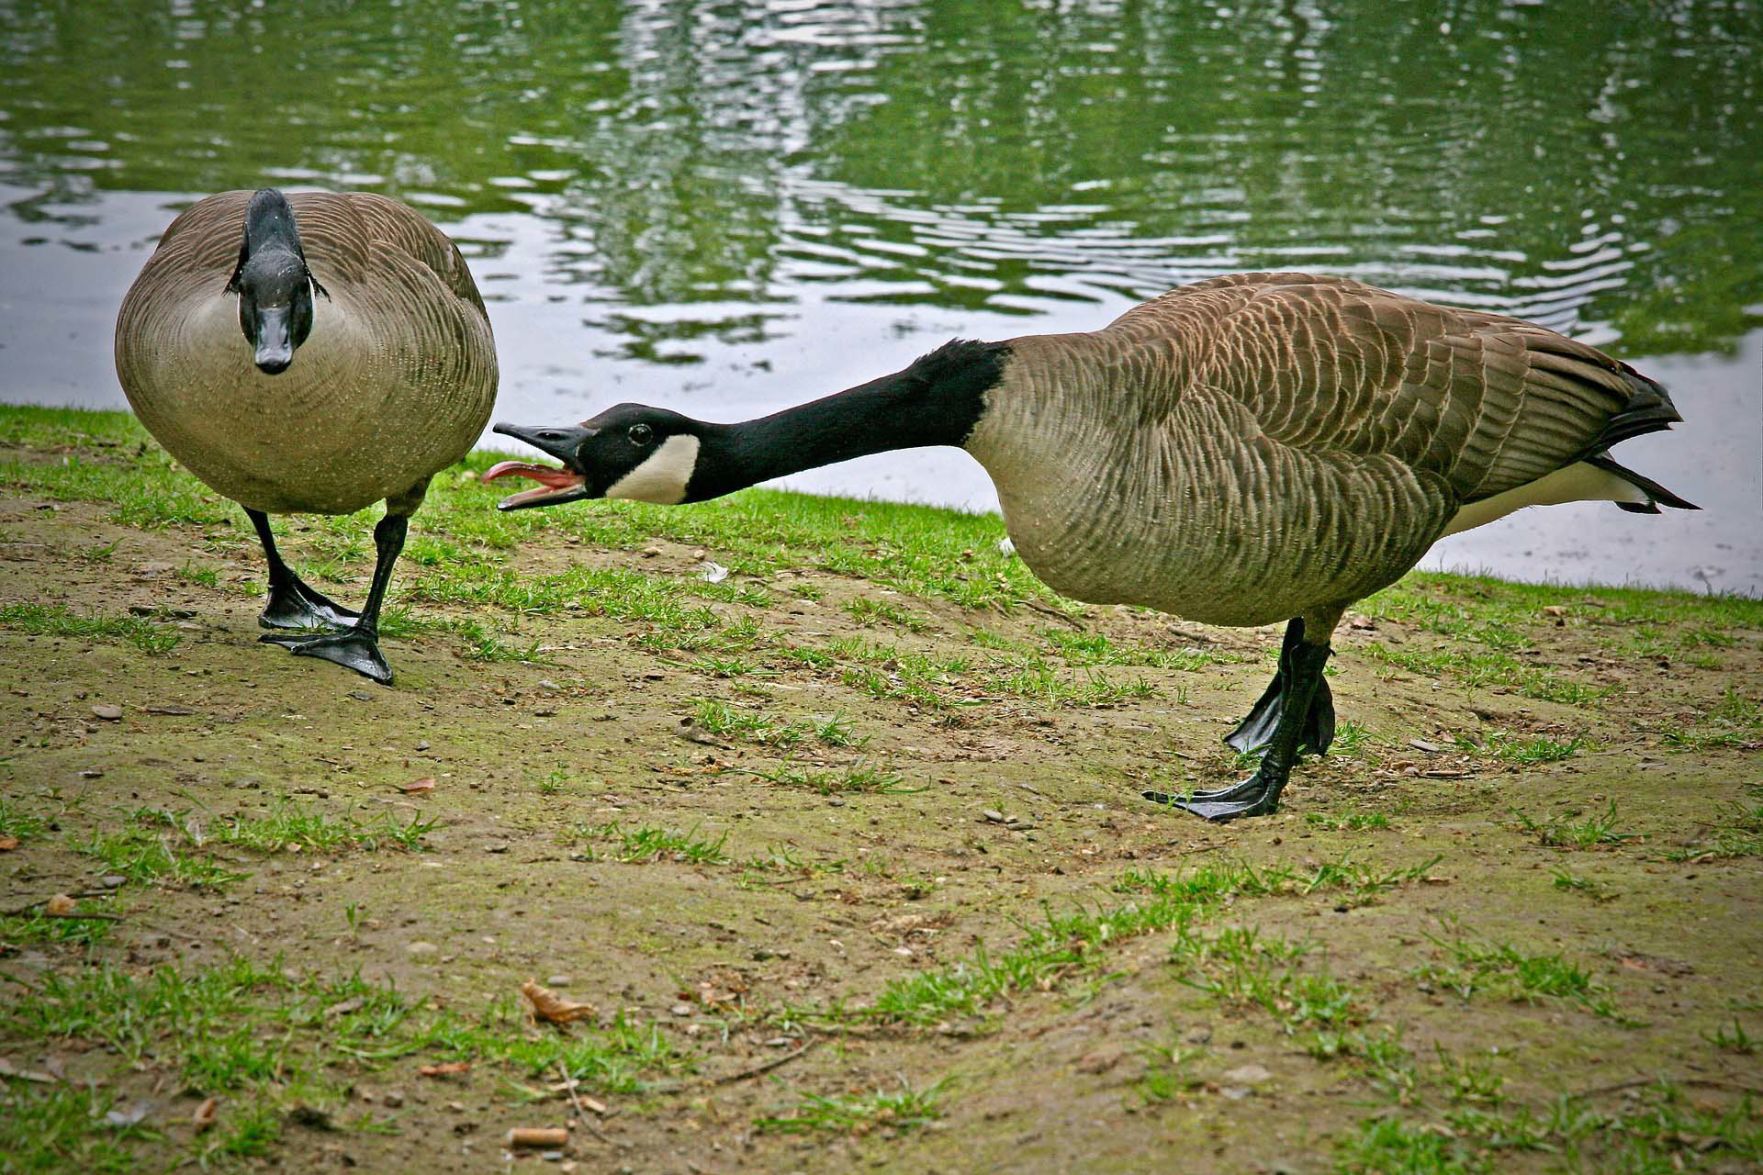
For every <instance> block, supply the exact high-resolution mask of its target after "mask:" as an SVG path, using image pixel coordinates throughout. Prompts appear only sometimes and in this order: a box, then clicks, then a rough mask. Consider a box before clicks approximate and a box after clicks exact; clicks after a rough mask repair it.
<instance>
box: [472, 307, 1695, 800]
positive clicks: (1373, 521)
mask: <svg viewBox="0 0 1763 1175" xmlns="http://www.w3.org/2000/svg"><path fill="white" fill-rule="evenodd" d="M1681 419H1682V418H1681V417H1680V416H1679V415H1678V414H1677V411H1676V409H1675V408H1673V407H1672V404H1671V400H1670V398H1669V397H1668V396H1667V395H1666V393H1665V389H1664V388H1662V387H1660V386H1659V385H1658V384H1656V383H1654V382H1653V381H1652V380H1649V379H1647V378H1646V377H1645V376H1643V375H1640V374H1639V373H1637V372H1635V371H1634V370H1633V369H1632V368H1630V367H1628V366H1627V365H1626V364H1623V363H1619V362H1617V361H1616V360H1614V359H1611V358H1609V357H1608V356H1606V355H1604V354H1602V353H1600V352H1598V351H1596V350H1594V349H1592V348H1591V347H1588V346H1585V345H1584V344H1582V343H1576V342H1574V341H1573V340H1572V339H1568V338H1564V337H1562V336H1561V335H1559V334H1556V333H1555V332H1554V331H1551V330H1546V329H1544V328H1543V327H1540V326H1534V325H1531V324H1529V323H1525V322H1521V321H1519V320H1517V319H1513V318H1506V317H1502V316H1500V315H1497V314H1486V313H1482V312H1480V311H1475V310H1454V309H1450V308H1447V307H1443V306H1434V305H1430V304H1428V303H1425V302H1420V301H1416V300H1415V299H1413V298H1406V297H1403V296H1402V295H1400V294H1393V293H1390V292H1388V291H1385V290H1379V289H1375V288H1373V287H1371V286H1367V285H1364V284H1361V283H1360V282H1356V281H1349V280H1345V279H1341V278H1330V277H1312V276H1310V275H1307V274H1301V273H1273V274H1267V273H1252V274H1242V275H1237V276H1231V277H1218V278H1213V279H1211V280H1209V281H1203V282H1199V283H1197V284H1195V285H1191V286H1185V287H1183V288H1181V289H1177V290H1174V291H1172V292H1170V293H1168V294H1165V295H1163V296H1162V297H1160V298H1157V299H1155V300H1153V301H1151V302H1147V303H1146V304H1144V305H1142V306H1139V307H1136V308H1135V309H1133V310H1129V311H1128V312H1127V313H1125V314H1124V315H1122V316H1121V317H1120V318H1118V319H1116V320H1115V321H1114V322H1113V323H1111V324H1109V325H1108V326H1107V327H1105V328H1103V329H1102V330H1099V331H1094V332H1087V333H1077V334H1060V335H1029V336H1025V337H1023V338H1017V339H1010V340H1008V341H1005V342H999V343H982V342H965V341H959V340H958V341H956V342H952V343H949V344H947V345H945V346H944V347H942V348H940V349H939V350H936V351H933V352H931V353H930V354H928V355H926V356H924V357H923V358H921V359H919V360H918V361H917V362H915V363H913V364H912V365H911V366H910V367H908V368H906V369H905V370H904V371H901V372H897V373H895V374H893V375H887V376H883V377H882V378H880V379H878V380H874V381H872V382H870V383H866V384H863V385H862V386H860V387H855V388H852V389H850V390H849V391H845V392H840V393H839V394H837V395H834V396H829V397H827V398H825V399H822V400H816V401H814V402H812V403H809V404H803V405H801V406H799V407H796V408H791V409H788V410H787V411H783V412H779V413H776V414H774V415H771V416H767V417H764V418H762V419H758V420H750V421H746V422H744V423H741V424H705V423H703V422H701V421H697V420H691V419H688V418H687V417H684V416H681V415H679V414H677V413H674V412H668V411H666V410H663V409H659V408H647V407H642V406H639V405H634V404H621V405H619V406H618V407H616V408H611V409H609V410H607V411H606V412H603V413H601V414H600V415H598V416H596V417H594V418H593V419H592V420H589V421H586V422H584V423H583V424H581V425H579V426H576V427H565V428H516V427H512V426H508V425H500V424H499V425H497V426H496V431H497V432H499V433H503V434H505V435H508V436H512V437H516V438H518V439H520V440H523V441H525V442H527V443H528V444H531V445H533V446H535V447H537V448H539V449H542V450H544V451H545V452H546V453H548V454H550V455H551V456H553V457H556V458H557V459H558V460H560V461H562V462H563V464H564V468H563V469H549V468H541V467H537V466H531V465H525V464H522V463H519V462H512V461H511V462H504V463H502V464H500V465H497V466H495V467H494V468H492V469H491V470H489V471H488V472H486V474H485V475H484V476H485V478H486V479H489V478H495V477H502V476H507V475H510V474H518V475H522V476H526V477H531V478H534V479H536V480H538V481H540V482H542V483H544V484H543V485H542V486H540V487H539V488H536V489H531V490H526V491H524V492H522V493H518V494H515V495H514V496H512V497H510V498H507V499H505V500H504V501H503V502H502V503H501V506H502V508H503V509H507V510H513V509H520V508H524V507H532V506H549V505H553V504H555V503H558V502H568V501H572V500H575V499H578V498H593V497H612V498H635V499H638V500H641V501H647V502H663V503H674V502H694V501H701V500H703V499H705V498H714V497H717V496H718V495H721V494H726V493H729V492H730V491H731V490H737V489H740V488H741V487H743V486H748V485H752V484H753V483H754V482H759V481H764V480H766V479H767V478H773V477H779V476H782V475H784V474H787V473H793V472H796V471H798V470H802V469H811V468H814V467H816V466H820V465H826V464H829V463H831V462H834V461H843V460H846V459H847V458H851V457H859V456H862V455H864V454H867V453H876V452H882V451H886V450H890V449H901V448H907V447H911V446H917V445H959V446H961V447H963V448H965V449H966V450H967V451H968V452H969V453H971V454H972V455H973V456H974V457H976V458H977V459H978V460H979V462H980V464H981V465H983V466H984V467H985V469H986V472H987V473H988V474H990V475H991V478H992V481H993V482H994V483H995V484H996V486H997V489H998V499H999V502H1000V503H1001V504H1002V506H1003V511H1004V523H1005V526H1006V528H1007V529H1008V531H1009V533H1010V538H1011V539H1012V540H1013V541H1014V542H1015V545H1016V550H1017V553H1018V554H1019V555H1021V557H1022V558H1023V560H1024V561H1025V562H1026V563H1027V564H1028V566H1029V567H1030V568H1031V569H1032V570H1033V571H1034V572H1035V574H1036V575H1038V576H1040V577H1041V578H1042V579H1043V580H1045V581H1046V582H1047V584H1048V585H1050V586H1051V587H1053V588H1054V589H1055V590H1057V591H1060V592H1063V593H1064V594H1066V595H1068V596H1071V597H1073V598H1075V599H1079V600H1085V601H1088V602H1090V603H1097V604H1113V603H1124V604H1142V605H1146V606H1149V607H1152V608H1156V609H1159V610H1161V611H1164V612H1169V613H1173V614H1175V615H1178V616H1184V617H1187V618H1189V619H1191V620H1197V621H1201V622H1203V623H1207V624H1225V625H1259V624H1267V623H1270V622H1273V621H1277V620H1286V619H1288V618H1289V623H1288V624H1287V626H1286V632H1285V641H1284V645H1283V647H1282V649H1281V651H1280V658H1279V668H1278V671H1277V672H1276V673H1275V674H1274V677H1273V681H1272V683H1271V684H1269V685H1268V687H1267V690H1266V692H1265V693H1263V694H1262V696H1261V698H1260V700H1259V701H1258V702H1256V704H1255V706H1254V708H1253V710H1251V711H1250V713H1249V716H1248V717H1247V718H1245V719H1244V720H1243V721H1242V723H1241V724H1239V725H1238V726H1237V728H1236V729H1235V730H1234V731H1232V732H1231V734H1230V735H1229V736H1228V737H1227V738H1226V740H1225V741H1226V742H1228V743H1229V744H1230V745H1231V746H1233V747H1235V748H1237V749H1238V750H1242V751H1248V750H1253V749H1256V748H1263V750H1264V753H1263V756H1262V759H1261V764H1260V767H1259V768H1258V769H1257V770H1256V772H1255V773H1254V775H1252V776H1250V777H1249V778H1248V779H1246V780H1244V781H1242V782H1241V783H1239V784H1237V785H1236V786H1234V787H1228V788H1224V789H1222V790H1220V791H1214V792H1202V793H1199V794H1196V795H1193V796H1190V797H1185V798H1181V797H1171V796H1168V795H1165V794H1163V793H1158V792H1147V793H1145V795H1146V797H1147V798H1149V799H1153V800H1156V801H1158V802H1162V803H1169V804H1173V805H1175V806H1177V807H1181V808H1185V809H1186V810H1188V811H1190V812H1194V813H1196V814H1198V815H1200V816H1204V817H1206V818H1208V819H1211V820H1229V819H1232V818H1233V817H1237V816H1253V815H1259V814H1261V813H1263V812H1269V811H1272V810H1273V809H1274V808H1275V807H1276V806H1277V805H1278V802H1279V793H1280V789H1281V788H1283V787H1284V786H1285V783H1286V779H1287V777H1288V775H1289V773H1290V771H1291V767H1292V764H1293V762H1294V761H1295V759H1296V758H1297V756H1298V754H1299V752H1300V750H1301V749H1305V748H1308V749H1310V750H1314V751H1315V752H1317V753H1318V754H1320V753H1322V752H1324V751H1326V750H1327V748H1328V744H1329V741H1330V740H1331V739H1332V738H1333V736H1334V704H1333V701H1332V699H1331V698H1330V695H1329V688H1328V683H1327V682H1326V681H1325V680H1323V676H1322V669H1323V663H1324V662H1325V661H1327V659H1328V656H1329V651H1330V650H1329V644H1328V642H1329V637H1330V634H1331V633H1332V632H1333V630H1334V627H1335V625H1336V623H1337V622H1338V621H1339V620H1340V618H1341V614H1342V612H1343V611H1345V609H1346V608H1347V606H1348V605H1350V604H1352V603H1353V602H1354V601H1355V600H1358V599H1360V598H1361V597H1364V596H1367V595H1369V594H1371V593H1372V592H1375V591H1377V590H1378V589H1379V588H1381V587H1384V586H1386V585H1388V584H1390V583H1393V582H1395V581H1396V580H1397V579H1399V578H1400V577H1401V576H1402V575H1403V573H1405V572H1406V571H1407V570H1408V569H1409V568H1411V567H1413V566H1414V564H1415V563H1416V562H1417V561H1418V560H1419V559H1420V557H1421V556H1422V555H1423V554H1425V552H1426V550H1427V548H1428V547H1430V546H1432V544H1433V543H1434V542H1435V541H1436V540H1437V539H1439V538H1441V537H1443V536H1444V535H1447V534H1452V533H1454V532H1456V531H1460V530H1465V529H1467V528H1469V527H1472V526H1480V525H1483V524H1484V523H1487V522H1491V521H1493V520H1494V519H1496V518H1499V517H1501V516H1503V515H1506V514H1509V513H1511V512H1512V511H1514V510H1517V509H1519V508H1520V507H1523V506H1529V505H1547V504H1553V503H1559V502H1569V501H1578V500H1604V499H1608V500H1611V501H1614V502H1615V503H1616V504H1617V505H1618V506H1620V507H1621V508H1622V509H1624V510H1631V511H1636V512H1641V513H1655V514H1656V513H1658V512H1659V505H1660V504H1661V503H1663V504H1664V505H1667V506H1674V507H1678V508H1680V509H1686V510H1693V509H1695V507H1694V506H1692V505H1690V504H1689V503H1688V502H1686V501H1684V500H1683V499H1682V498H1679V497H1678V496H1677V495H1675V494H1673V493H1671V492H1670V491H1669V490H1667V489H1665V488H1664V487H1662V486H1660V485H1658V484H1657V483H1655V482H1653V481H1650V480H1648V479H1647V478H1645V477H1642V476H1640V475H1639V474H1637V473H1634V472H1632V471H1630V470H1628V469H1624V468H1623V467H1622V466H1620V465H1618V464H1616V462H1615V461H1613V460H1611V458H1610V456H1609V455H1608V453H1607V452H1606V451H1605V450H1606V449H1607V448H1608V447H1609V446H1611V445H1613V444H1615V443H1616V442H1618V441H1622V440H1626V439H1627V438H1629V437H1633V436H1637V435H1639V434H1642V433H1648V432H1653V431H1656V430H1658V429H1663V428H1667V427H1669V426H1670V424H1671V423H1672V422H1673V421H1676V420H1681Z"/></svg>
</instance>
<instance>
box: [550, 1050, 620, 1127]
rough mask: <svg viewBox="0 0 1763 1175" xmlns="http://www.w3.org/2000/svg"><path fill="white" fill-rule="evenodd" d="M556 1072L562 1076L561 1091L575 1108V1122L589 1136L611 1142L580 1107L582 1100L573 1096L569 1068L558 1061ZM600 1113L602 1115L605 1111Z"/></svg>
mask: <svg viewBox="0 0 1763 1175" xmlns="http://www.w3.org/2000/svg"><path fill="white" fill-rule="evenodd" d="M557 1072H558V1073H560V1074H562V1075H563V1091H564V1092H565V1093H567V1094H568V1095H569V1104H570V1105H572V1106H574V1107H575V1120H576V1121H577V1122H580V1123H581V1124H582V1126H583V1127H585V1128H586V1130H587V1132H588V1133H589V1134H592V1135H593V1136H594V1137H595V1138H597V1139H599V1140H600V1141H601V1142H605V1143H610V1142H611V1141H612V1140H611V1139H610V1138H607V1137H606V1135H605V1133H604V1132H602V1131H601V1129H600V1128H599V1127H598V1126H596V1125H594V1120H593V1119H592V1118H590V1117H588V1111H587V1109H586V1107H584V1106H583V1105H582V1099H581V1098H579V1097H577V1096H576V1095H575V1078H573V1077H571V1076H570V1075H569V1066H567V1065H565V1064H564V1063H563V1062H562V1061H558V1062H557ZM601 1112H602V1113H604V1112H605V1111H601Z"/></svg>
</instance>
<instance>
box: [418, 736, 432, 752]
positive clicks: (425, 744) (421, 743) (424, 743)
mask: <svg viewBox="0 0 1763 1175" xmlns="http://www.w3.org/2000/svg"><path fill="white" fill-rule="evenodd" d="M416 749H417V750H419V751H426V750H428V749H429V740H428V739H426V738H423V739H417V740H416Z"/></svg>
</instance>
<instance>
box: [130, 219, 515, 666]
mask: <svg viewBox="0 0 1763 1175" xmlns="http://www.w3.org/2000/svg"><path fill="white" fill-rule="evenodd" d="M235 296H236V297H235ZM241 334H243V336H244V337H243V340H241V338H240V335H241ZM296 360H297V361H296ZM116 373H117V376H118V378H119V379H120V380H121V381H122V386H123V391H124V392H126V393H127V394H128V398H129V404H130V405H131V406H132V407H133V408H134V410H135V413H136V415H138V416H139V417H140V418H141V422H142V423H143V424H145V425H146V426H147V430H148V431H149V432H151V433H152V434H153V436H154V438H155V439H157V440H158V441H159V443H160V444H162V445H164V446H165V449H166V451H167V452H169V453H170V454H171V455H172V456H173V457H175V458H176V459H177V460H178V461H180V462H182V463H183V464H184V465H185V466H186V467H187V468H189V470H190V471H191V472H192V473H194V474H195V475H196V476H197V477H199V478H201V479H202V480H203V481H204V482H207V483H208V485H210V486H211V487H213V488H214V489H215V490H216V491H217V492H219V493H222V494H225V495H226V496H227V497H229V498H231V499H233V500H234V501H236V502H238V503H239V504H240V505H241V506H243V507H244V508H245V513H246V515H247V516H248V517H249V518H250V519H251V524H252V525H253V526H254V527H256V529H257V538H258V541H259V542H261V543H262V544H263V553H264V556H265V557H266V558H267V559H268V561H269V602H268V604H267V605H266V606H265V607H264V609H263V614H262V616H261V617H260V619H259V622H260V623H261V624H262V625H263V626H264V627H265V628H276V629H314V628H317V629H327V630H329V631H327V632H324V633H319V634H304V633H303V634H298V635H282V634H271V635H267V636H265V637H263V638H262V639H263V640H265V641H271V642H274V643H275V644H279V645H283V646H285V647H287V648H289V649H292V650H293V651H294V652H295V653H299V654H303V655H305V656H308V657H323V658H324V659H326V660H328V661H335V662H336V663H337V664H339V665H345V666H347V667H349V668H350V669H353V670H355V671H356V672H357V673H362V674H365V675H366V676H368V677H371V678H373V679H374V680H375V681H380V682H385V683H387V684H390V683H391V680H392V671H391V669H390V668H388V667H387V665H386V661H385V658H384V657H382V656H381V655H380V650H379V645H378V636H379V615H380V604H381V603H382V602H383V601H384V599H385V594H386V584H387V582H388V581H389V580H390V579H391V577H392V565H393V563H394V562H396V561H397V558H398V554H399V552H400V551H402V550H403V548H404V537H405V534H406V532H407V530H408V526H409V518H410V515H411V514H412V513H414V512H415V510H416V508H417V507H418V506H420V505H421V504H422V499H423V495H424V494H425V493H426V492H427V491H428V483H429V479H430V478H431V477H433V476H434V475H435V474H436V473H437V472H439V471H440V470H442V469H444V468H446V467H447V466H448V465H450V464H452V463H453V462H454V461H457V460H458V459H459V458H460V457H462V456H464V455H465V453H466V451H467V450H469V449H470V448H471V446H472V443H473V442H474V441H476V440H477V438H478V436H479V435H480V434H481V433H482V432H483V427H484V424H485V422H486V421H488V420H489V416H490V407H491V405H492V404H493V403H494V402H495V399H496V347H495V342H494V340H493V339H492V338H491V336H490V321H489V318H488V316H487V315H486V314H485V313H484V303H483V299H481V298H479V297H478V292H477V287H476V286H475V285H474V284H473V283H472V280H471V274H470V272H469V271H468V270H467V269H466V267H465V261H464V259H463V258H462V257H460V255H459V250H458V249H457V248H455V247H454V245H453V242H452V241H451V240H449V239H448V238H447V236H446V234H444V233H442V232H441V231H440V230H439V229H437V228H435V227H434V226H433V225H432V224H430V223H429V222H428V221H426V220H424V219H423V218H422V217H421V216H420V215H418V214H417V213H416V212H415V211H413V210H412V209H410V208H408V207H406V206H405V205H403V204H400V203H398V202H397V201H395V200H389V199H386V198H385V197H384V196H374V195H366V194H358V193H349V194H333V193H330V192H297V193H295V194H294V195H292V196H284V195H282V193H281V192H278V191H276V190H274V189H273V188H265V189H263V190H261V191H258V192H256V193H252V192H244V191H239V192H223V193H221V194H220V195H217V196H209V197H208V198H206V199H204V200H201V201H198V202H197V203H196V204H194V205H192V206H191V207H190V208H189V209H188V210H187V211H185V212H184V213H183V214H182V215H180V216H178V218H177V219H176V220H174V221H172V222H171V227H169V228H167V229H166V230H165V235H164V236H162V237H161V238H160V239H159V247H158V248H157V249H156V250H155V251H154V253H153V256H152V257H150V258H149V259H148V261H147V264H146V267H145V268H143V269H142V270H141V274H140V276H139V277H138V278H136V279H135V284H134V285H133V286H131V287H130V288H129V292H128V295H127V296H126V297H125V298H124V299H123V303H122V310H121V312H120V313H119V315H118V316H117V320H116ZM382 499H383V500H384V501H385V503H386V513H385V517H384V518H382V519H381V520H380V522H379V524H378V525H377V526H375V527H374V532H373V540H374V547H375V550H376V553H377V560H376V562H375V565H374V571H373V586H372V587H371V588H370V589H369V591H368V595H367V603H366V605H365V606H364V607H363V608H362V610H361V611H360V612H359V613H356V612H352V611H350V610H349V609H347V608H344V607H342V606H341V605H339V604H337V603H335V602H334V601H332V600H329V599H327V598H326V597H325V596H324V595H322V594H321V593H319V592H318V591H316V590H315V589H313V588H312V587H310V586H308V585H307V584H306V583H305V582H304V581H303V580H301V578H300V577H299V576H298V575H295V574H294V572H293V571H291V570H289V568H288V565H287V564H286V563H284V562H283V561H282V559H281V556H280V555H279V554H277V553H276V547H275V538H274V537H273V535H272V534H271V533H270V528H269V518H268V515H270V514H289V513H315V514H350V513H353V512H354V511H356V510H359V509H361V508H362V507H364V506H368V505H371V504H372V503H374V502H377V501H380V500H382Z"/></svg>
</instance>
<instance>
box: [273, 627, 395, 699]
mask: <svg viewBox="0 0 1763 1175" xmlns="http://www.w3.org/2000/svg"><path fill="white" fill-rule="evenodd" d="M257 639H258V640H260V641H262V642H264V643H265V644H271V645H280V646H282V647H283V648H284V649H287V650H288V651H290V652H292V653H294V654H295V655H296V656H300V657H322V658H324V659H325V660H326V661H335V662H336V663H337V664H338V665H341V666H343V667H344V668H345V669H353V670H354V671H355V672H357V673H359V674H361V675H362V676H363V677H371V678H373V679H374V680H375V681H377V682H379V683H380V684H381V685H391V684H392V669H391V666H389V665H387V664H386V659H385V657H383V656H381V655H380V647H379V643H378V641H377V640H376V639H375V634H373V633H371V632H368V631H365V630H363V629H361V628H348V629H345V630H344V631H342V632H331V633H320V634H319V635H317V636H283V635H281V634H279V633H271V634H269V635H267V636H261V637H258V638H257Z"/></svg>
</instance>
